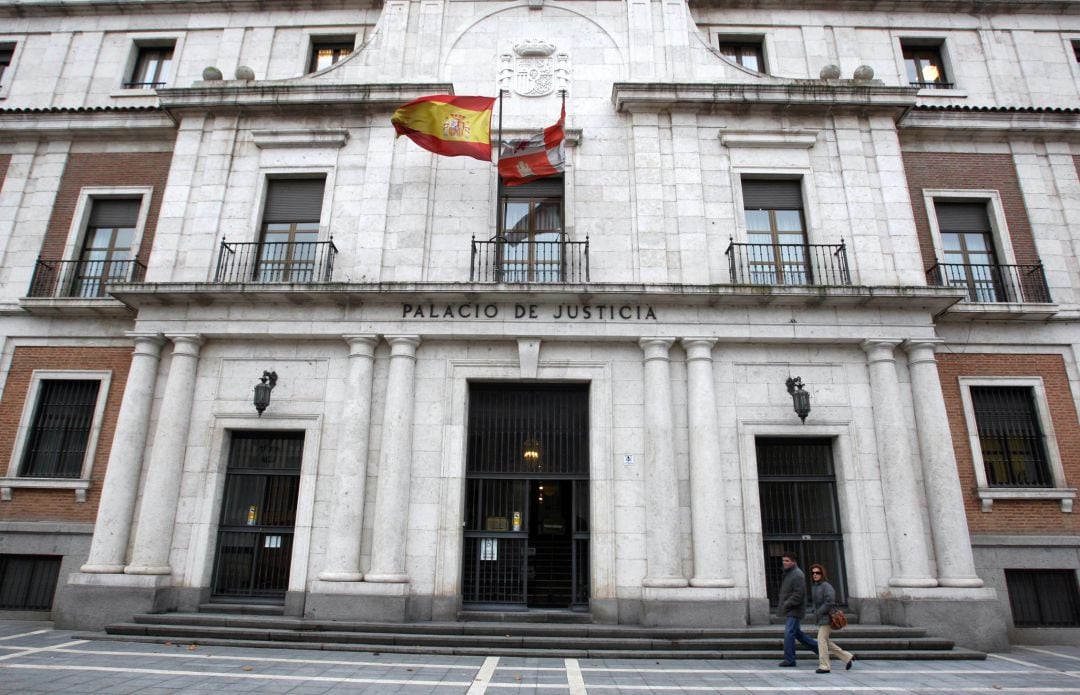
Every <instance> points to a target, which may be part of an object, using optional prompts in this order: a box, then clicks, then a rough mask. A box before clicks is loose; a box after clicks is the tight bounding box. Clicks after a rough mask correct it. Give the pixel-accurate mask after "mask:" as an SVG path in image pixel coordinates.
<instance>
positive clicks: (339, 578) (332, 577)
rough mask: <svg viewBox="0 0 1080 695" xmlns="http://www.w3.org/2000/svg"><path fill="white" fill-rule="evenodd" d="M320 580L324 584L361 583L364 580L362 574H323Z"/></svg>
mask: <svg viewBox="0 0 1080 695" xmlns="http://www.w3.org/2000/svg"><path fill="white" fill-rule="evenodd" d="M319 580H320V581H324V582H360V581H363V580H364V575H363V574H362V573H361V572H323V573H322V574H320V575H319Z"/></svg>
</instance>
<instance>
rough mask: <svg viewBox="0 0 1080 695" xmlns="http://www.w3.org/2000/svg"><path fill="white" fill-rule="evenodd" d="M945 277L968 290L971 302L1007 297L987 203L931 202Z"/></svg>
mask: <svg viewBox="0 0 1080 695" xmlns="http://www.w3.org/2000/svg"><path fill="white" fill-rule="evenodd" d="M934 209H935V211H936V212H937V218H938V228H939V229H940V231H941V246H942V253H943V255H944V257H945V258H944V260H945V262H944V270H945V281H946V283H947V284H948V285H949V286H950V287H962V288H964V289H965V290H967V293H968V300H969V301H972V302H1004V301H1008V298H1007V297H1006V292H1005V283H1004V282H1003V279H1004V278H1002V276H1001V271H1002V268H1001V266H1000V265H999V264H998V259H997V254H996V252H995V251H994V232H993V228H992V227H991V226H990V217H989V215H987V214H986V203H938V202H935V203H934Z"/></svg>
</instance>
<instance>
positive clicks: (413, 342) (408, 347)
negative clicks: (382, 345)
mask: <svg viewBox="0 0 1080 695" xmlns="http://www.w3.org/2000/svg"><path fill="white" fill-rule="evenodd" d="M383 337H384V338H385V339H386V342H387V343H389V345H390V356H391V357H416V348H417V346H419V345H420V336H418V335H385V336H383Z"/></svg>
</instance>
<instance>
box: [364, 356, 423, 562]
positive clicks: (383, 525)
mask: <svg viewBox="0 0 1080 695" xmlns="http://www.w3.org/2000/svg"><path fill="white" fill-rule="evenodd" d="M386 342H388V343H390V374H389V376H388V378H387V380H386V412H385V415H384V417H383V434H382V447H381V449H382V451H381V453H380V455H379V483H378V488H377V489H376V496H375V536H374V538H373V539H372V543H371V570H370V571H369V572H368V573H367V576H365V577H364V579H365V580H367V581H369V582H388V583H393V582H398V583H400V582H407V581H409V575H408V574H406V573H405V541H406V540H407V536H408V529H409V480H410V478H411V475H412V471H411V468H412V424H413V400H414V392H415V384H414V383H413V382H414V375H415V373H416V347H417V346H418V345H419V344H420V337H419V336H415V335H402V336H387V337H386Z"/></svg>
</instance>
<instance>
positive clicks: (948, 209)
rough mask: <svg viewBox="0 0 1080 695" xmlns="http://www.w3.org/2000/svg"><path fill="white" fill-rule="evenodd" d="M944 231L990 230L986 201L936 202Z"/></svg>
mask: <svg viewBox="0 0 1080 695" xmlns="http://www.w3.org/2000/svg"><path fill="white" fill-rule="evenodd" d="M934 209H935V210H936V211H937V219H938V227H940V228H941V231H943V232H990V231H992V230H991V228H990V217H989V215H987V214H986V203H936V202H935V203H934Z"/></svg>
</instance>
